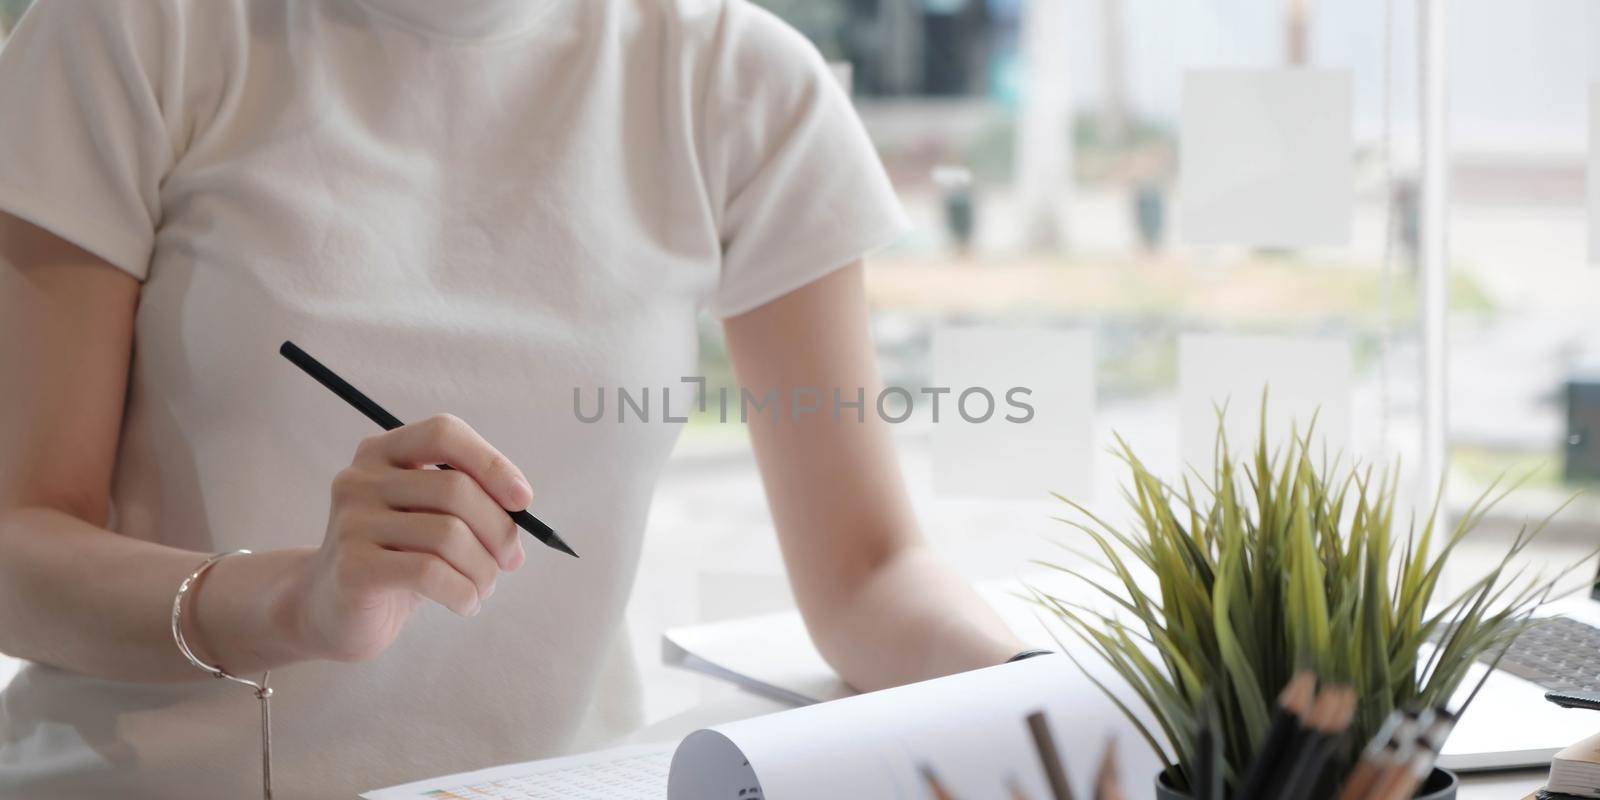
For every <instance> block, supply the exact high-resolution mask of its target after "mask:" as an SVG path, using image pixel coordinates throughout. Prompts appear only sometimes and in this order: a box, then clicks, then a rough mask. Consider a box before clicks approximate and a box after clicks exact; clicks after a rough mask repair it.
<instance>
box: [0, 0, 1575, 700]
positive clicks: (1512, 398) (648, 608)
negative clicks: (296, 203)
mask: <svg viewBox="0 0 1600 800" xmlns="http://www.w3.org/2000/svg"><path fill="white" fill-rule="evenodd" d="M759 2H760V4H761V5H764V6H766V7H768V8H769V9H771V10H772V11H773V12H775V13H777V14H778V15H779V16H781V17H783V18H784V19H785V20H787V21H788V22H789V23H790V24H792V25H793V26H794V27H796V28H797V29H799V30H800V31H801V32H803V33H804V34H805V35H806V36H807V37H809V38H810V39H811V40H812V41H813V42H814V43H815V44H816V46H817V47H818V49H820V50H821V51H822V53H823V54H824V55H825V56H826V57H827V58H828V59H829V60H830V61H833V62H842V63H848V64H849V66H850V77H849V81H850V86H851V89H852V90H853V93H854V97H855V101H856V105H857V108H858V110H859V113H860V115H861V117H862V119H863V121H864V122H865V124H866V127H867V129H868V131H869V133H870V134H871V136H872V139H873V141H874V142H875V144H876V145H877V147H878V150H879V153H880V154H881V156H882V158H883V161H884V163H885V165H886V166H887V168H888V171H889V174H890V176H891V178H892V180H893V182H894V184H895V186H896V188H897V190H898V191H899V194H900V196H901V198H902V200H903V202H904V204H905V206H906V208H907V210H908V211H909V213H910V215H911V217H912V219H913V220H914V222H915V224H916V230H915V231H914V232H913V233H912V234H911V235H909V236H908V237H906V238H905V239H904V240H903V241H902V242H901V243H899V244H898V245H896V246H894V247H893V248H891V249H889V250H887V251H885V252H883V253H880V254H878V255H877V256H876V257H874V258H873V259H872V260H871V261H870V262H869V264H868V273H867V278H868V290H869V294H870V298H871V302H872V305H873V312H874V318H873V325H874V330H875V334H876V339H877V345H878V349H879V353H880V357H881V359H882V366H883V371H884V374H885V379H886V381H887V382H888V383H890V384H893V385H901V386H910V387H916V386H924V385H929V384H931V383H932V382H933V377H932V357H931V340H932V335H933V331H934V330H936V329H938V328H941V327H944V326H950V325H967V324H998V325H1030V326H1044V327H1060V328H1069V329H1075V330H1082V329H1088V330H1091V331H1093V334H1094V338H1095V352H1096V361H1097V363H1096V366H1095V370H1096V386H1097V388H1096V402H1097V407H1096V411H1095V415H1094V428H1095V451H1096V452H1095V453H1093V454H1090V455H1089V456H1088V457H1092V458H1094V459H1095V470H1094V474H1095V490H1094V492H1093V493H1092V496H1090V497H1087V498H1085V499H1086V500H1087V501H1088V502H1089V503H1090V504H1091V505H1092V506H1094V507H1097V508H1114V507H1115V506H1116V505H1117V504H1118V501H1119V498H1118V495H1117V491H1116V487H1117V485H1118V481H1119V476H1120V473H1119V470H1118V468H1117V463H1116V461H1115V460H1114V459H1113V458H1111V457H1110V456H1109V455H1108V454H1106V453H1105V452H1103V451H1104V450H1105V448H1107V447H1108V446H1109V445H1110V444H1111V441H1112V432H1113V431H1115V432H1117V433H1119V434H1121V435H1122V436H1123V437H1125V438H1126V439H1127V440H1128V441H1129V442H1130V443H1131V444H1132V445H1133V446H1134V447H1135V448H1136V449H1138V450H1139V451H1140V453H1141V455H1144V456H1147V457H1148V460H1150V461H1151V462H1152V463H1153V464H1156V465H1160V466H1163V467H1164V468H1165V469H1168V470H1172V469H1175V468H1176V467H1177V466H1178V455H1177V454H1178V451H1179V437H1180V431H1179V429H1178V426H1179V422H1178V420H1179V410H1178V403H1179V398H1178V366H1177V365H1178V344H1177V343H1178V339H1179V336H1180V335H1182V334H1186V333H1196V332H1225V333H1249V334H1292V335H1316V336H1325V337H1338V338H1340V339H1343V340H1346V341H1348V343H1349V346H1350V348H1351V353H1352V364H1353V372H1352V383H1351V387H1350V399H1349V408H1350V426H1351V430H1350V441H1351V442H1352V443H1353V449H1355V450H1357V451H1359V452H1360V453H1361V454H1363V455H1364V457H1367V458H1370V459H1381V460H1383V461H1385V462H1390V463H1392V462H1396V461H1398V462H1399V463H1402V464H1404V465H1406V466H1407V467H1408V468H1409V467H1410V466H1411V465H1415V464H1417V463H1418V462H1419V459H1420V457H1421V453H1420V445H1419V442H1420V437H1421V426H1422V419H1421V414H1422V412H1421V408H1422V406H1421V396H1422V377H1421V376H1422V363H1421V361H1422V358H1421V352H1420V344H1419V341H1420V327H1419V310H1418V300H1417V298H1418V281H1417V274H1418V180H1419V164H1420V148H1419V141H1420V136H1419V124H1418V120H1419V114H1420V109H1419V90H1418V86H1419V68H1418V64H1419V52H1418V51H1419V48H1418V39H1419V26H1418V9H1417V8H1416V5H1415V3H1414V2H1412V1H1411V0H1339V2H1330V1H1329V0H1320V2H1318V1H1317V0H1256V1H1254V2H1243V1H1241V0H1191V2H1182V3H1173V2H1168V1H1167V0H759ZM26 5H27V0H0V41H3V36H4V31H5V30H7V29H9V26H10V25H11V24H13V23H14V21H15V20H16V18H17V17H18V16H19V15H20V13H21V11H22V10H23V8H24V7H25V6H26ZM1445 24H1446V31H1445V33H1446V42H1447V44H1446V52H1447V54H1448V59H1447V63H1448V96H1447V100H1446V108H1447V111H1446V114H1447V125H1448V161H1447V164H1448V171H1449V181H1448V185H1449V194H1448V204H1449V214H1450V216H1449V227H1448V238H1447V243H1448V247H1447V255H1448V260H1447V264H1448V273H1449V280H1448V292H1447V295H1448V317H1449V324H1450V336H1449V340H1448V350H1447V351H1446V355H1447V361H1448V366H1449V381H1448V385H1447V393H1446V396H1447V398H1448V403H1449V415H1448V429H1447V438H1448V452H1449V458H1448V475H1449V479H1448V484H1447V485H1448V489H1447V499H1446V504H1445V507H1446V509H1447V510H1457V511H1459V510H1460V509H1462V508H1464V506H1465V504H1466V503H1467V502H1470V500H1471V499H1472V498H1474V497H1476V496H1477V495H1478V494H1479V493H1480V492H1482V491H1483V489H1484V488H1485V487H1486V486H1487V485H1488V483H1489V482H1490V481H1492V480H1493V479H1494V478H1495V477H1497V476H1499V475H1500V474H1502V473H1503V472H1505V471H1507V470H1512V471H1514V472H1516V473H1517V474H1524V473H1527V474H1530V475H1531V477H1530V478H1529V480H1528V482H1527V484H1526V485H1525V486H1524V488H1523V489H1522V490H1519V491H1518V492H1517V493H1515V494H1514V495H1512V496H1511V497H1509V498H1508V499H1507V501H1506V502H1505V503H1503V504H1502V505H1501V506H1500V508H1499V509H1498V510H1497V512H1496V513H1495V514H1494V515H1492V516H1491V518H1490V519H1489V520H1488V522H1487V523H1486V525H1485V526H1484V530H1483V531H1482V532H1481V534H1480V536H1478V537H1475V540H1474V541H1475V542H1479V543H1480V546H1482V547H1484V548H1487V549H1490V550H1492V549H1493V548H1495V547H1501V546H1503V543H1504V542H1505V541H1506V537H1508V536H1509V535H1510V532H1511V531H1513V530H1514V529H1515V526H1517V525H1519V524H1521V523H1522V522H1523V521H1524V520H1525V519H1526V518H1527V517H1529V516H1530V515H1533V516H1542V515H1543V514H1544V513H1546V512H1548V511H1549V510H1550V509H1551V508H1553V507H1555V506H1556V505H1557V504H1558V503H1559V502H1560V501H1561V500H1563V499H1565V498H1566V497H1567V496H1568V495H1569V494H1571V493H1572V492H1573V491H1574V490H1575V489H1581V488H1583V487H1585V486H1587V485H1588V484H1589V482H1590V481H1593V480H1595V479H1596V478H1600V456H1597V455H1596V452H1597V451H1595V450H1593V449H1592V447H1593V445H1591V444H1590V443H1589V442H1588V441H1587V439H1586V437H1585V435H1584V433H1583V431H1584V430H1585V427H1584V426H1585V425H1586V424H1587V423H1586V422H1585V420H1587V419H1594V418H1596V417H1600V389H1597V388H1596V387H1600V329H1597V328H1600V326H1597V322H1600V273H1597V272H1596V271H1595V268H1594V267H1592V266H1590V263H1589V262H1590V258H1589V252H1588V237H1589V224H1590V223H1589V219H1590V216H1589V213H1588V211H1587V210H1586V180H1585V174H1586V169H1587V164H1588V160H1589V141H1590V138H1589V137H1590V132H1589V113H1590V111H1589V91H1590V85H1591V84H1592V83H1595V82H1596V81H1600V59H1597V56H1596V52H1597V47H1596V46H1597V44H1600V10H1597V7H1596V4H1595V3H1593V2H1592V0H1527V2H1521V3H1505V2H1497V1H1496V0H1452V1H1451V2H1450V3H1449V4H1448V18H1447V20H1446V23H1445ZM0 46H3V45H0ZM1212 67H1252V68H1290V67H1315V68H1328V69H1337V70H1343V71H1345V72H1346V73H1347V74H1348V76H1349V83H1350V89H1351V98H1350V99H1351V106H1350V124H1351V128H1352V134H1353V153H1352V156H1353V159H1354V163H1353V167H1352V173H1351V174H1352V180H1353V186H1352V187H1351V195H1352V197H1353V204H1352V207H1351V212H1350V214H1351V216H1350V228H1349V230H1350V234H1349V239H1348V242H1346V243H1344V244H1341V245H1338V246H1325V247H1315V248H1270V249H1262V248H1252V247H1242V246H1211V245H1208V246H1194V245H1186V244H1183V243H1181V242H1180V237H1179V236H1178V230H1177V227H1178V226H1177V221H1176V217H1177V212H1176V209H1177V204H1178V203H1179V197H1178V176H1179V174H1180V170H1181V169H1182V166H1183V165H1182V164H1181V163H1180V160H1179V137H1180V130H1179V119H1180V110H1181V100H1182V87H1183V81H1184V75H1185V73H1186V71H1188V70H1192V69H1200V68H1212ZM0 113H15V110H14V109H7V110H5V111H0ZM3 157H8V156H7V154H3V153H0V158H3ZM702 360H703V366H702V374H704V375H706V376H708V377H709V379H710V381H711V385H712V386H713V387H715V386H716V385H718V383H719V382H720V383H722V384H724V385H731V377H730V376H729V369H728V366H727V362H726V358H725V353H724V349H723V347H722V343H721V338H720V331H719V326H718V325H717V324H716V323H715V322H713V321H710V320H706V321H705V322H704V324H703V333H702ZM896 433H897V435H898V436H899V438H900V445H901V447H900V451H901V458H902V461H903V465H904V469H905V472H906V475H907V479H908V481H909V483H910V488H911V492H912V495H913V497H914V500H915V502H916V504H917V507H918V511H919V513H920V515H921V517H922V519H923V521H924V524H925V530H926V532H927V535H928V537H929V538H930V540H931V541H932V542H933V543H934V545H935V546H936V547H938V548H940V549H942V550H944V551H945V552H946V553H947V554H949V555H950V557H951V558H953V559H955V560H956V561H957V563H959V564H960V565H961V568H962V569H963V570H964V571H965V572H966V573H967V574H968V575H969V577H971V578H973V579H974V580H977V581H988V580H996V579H1003V578H1007V577H1011V576H1014V575H1016V574H1017V573H1018V572H1019V571H1021V570H1024V569H1025V567H1024V564H1025V561H1026V559H1028V558H1030V557H1048V556H1050V555H1051V554H1052V553H1054V552H1057V551H1054V550H1053V549H1052V547H1051V545H1050V544H1049V543H1048V539H1049V538H1051V537H1052V536H1055V535H1057V534H1064V533H1065V530H1064V529H1063V528H1062V526H1061V525H1060V524H1059V523H1057V522H1053V521H1051V520H1050V518H1049V517H1050V515H1051V514H1053V513H1058V510H1059V509H1058V507H1057V506H1056V505H1055V504H1052V503H1050V502H1047V501H1046V500H1044V499H1040V500H1037V501H1034V500H994V499H985V498H975V497H957V496H945V495H940V494H936V493H935V492H933V490H932V488H931V486H932V482H931V479H930V473H931V470H932V467H931V459H932V455H931V450H932V449H931V446H930V438H931V434H930V425H928V424H926V420H923V419H921V418H920V417H919V418H916V419H913V420H912V421H911V422H908V423H906V424H904V425H899V426H897V427H896ZM1417 496H1422V494H1421V493H1418V495H1417ZM1597 522H1600V500H1597V499H1595V498H1592V497H1580V498H1579V499H1578V501H1577V502H1576V504H1575V505H1573V506H1572V507H1570V508H1569V509H1568V510H1567V511H1565V512H1564V513H1563V514H1562V516H1561V517H1560V520H1559V524H1558V525H1557V526H1556V527H1555V528H1554V529H1553V530H1552V535H1551V536H1550V537H1549V539H1548V540H1547V542H1546V544H1545V549H1544V550H1543V551H1541V552H1542V554H1543V555H1544V556H1546V557H1548V558H1551V559H1560V558H1564V557H1566V556H1567V555H1569V554H1572V553H1577V552H1582V551H1584V550H1587V549H1588V548H1589V547H1592V546H1593V543H1594V542H1595V541H1597V540H1600V535H1597V533H1600V527H1597V524H1596V523H1597ZM771 527H772V526H771V521H770V519H769V517H768V515H767V511H766V505H765V500H764V498H763V496H762V493H761V488H760V482H759V476H758V475H757V473H756V471H755V467H754V462H753V460H752V458H751V455H750V451H749V447H748V442H747V439H746V437H745V434H744V431H743V429H742V428H741V427H740V426H739V425H738V424H736V423H719V422H717V421H716V419H715V411H714V410H713V412H712V415H711V416H710V417H709V418H695V419H693V420H691V422H690V423H689V424H688V425H686V426H685V429H684V431H683V434H682V438H681V440H680V443H679V447H678V449H677V452H676V454H675V456H674V458H673V461H672V463H671V465H670V467H669V469H668V471H667V473H666V474H665V475H664V476H663V479H662V483H661V485H660V489H659V492H658V495H657V499H656V503H655V506H654V508H653V512H652V517H651V523H650V530H649V534H648V537H647V541H646V554H645V560H644V566H643V568H642V570H641V573H640V575H639V578H638V582H637V585H636V589H635V595H634V603H633V607H632V610H631V612H630V625H631V629H632V632H633V641H634V644H635V647H636V649H637V656H638V658H639V661H640V663H641V667H642V669H643V670H644V671H645V673H646V676H647V684H646V689H647V695H646V698H647V711H648V715H649V717H650V718H651V719H659V718H662V717H665V716H668V715H671V714H673V713H676V712H678V711H680V710H683V709H684V708H687V707H689V706H692V705H694V704H695V703H696V702H698V701H699V700H700V699H702V698H703V697H704V695H705V694H707V693H709V692H715V691H725V690H723V689H718V688H716V687H713V686H711V685H710V684H708V683H706V682H705V681H704V679H701V678H698V677H695V676H693V675H689V674H686V673H677V672H673V671H669V670H667V669H665V668H662V667H660V666H659V663H658V662H659V658H658V657H657V651H658V649H659V644H658V642H659V637H660V633H661V631H662V630H663V629H665V628H667V627H670V626H675V625H682V624H689V623H695V622H702V621H712V620H718V619H726V618H731V617H735V616H744V615H748V614H753V613H760V612H764V611H770V610H777V609H781V608H785V607H787V606H789V605H790V604H791V601H790V598H789V595H788V590H787V586H786V583H785V582H784V580H783V577H782V565H781V562H780V561H779V559H778V555H777V549H776V544H775V541H774V538H773V534H772V530H771ZM707 554H714V557H710V558H708V557H707ZM5 672H6V669H5V667H4V666H0V680H3V677H4V674H5Z"/></svg>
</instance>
